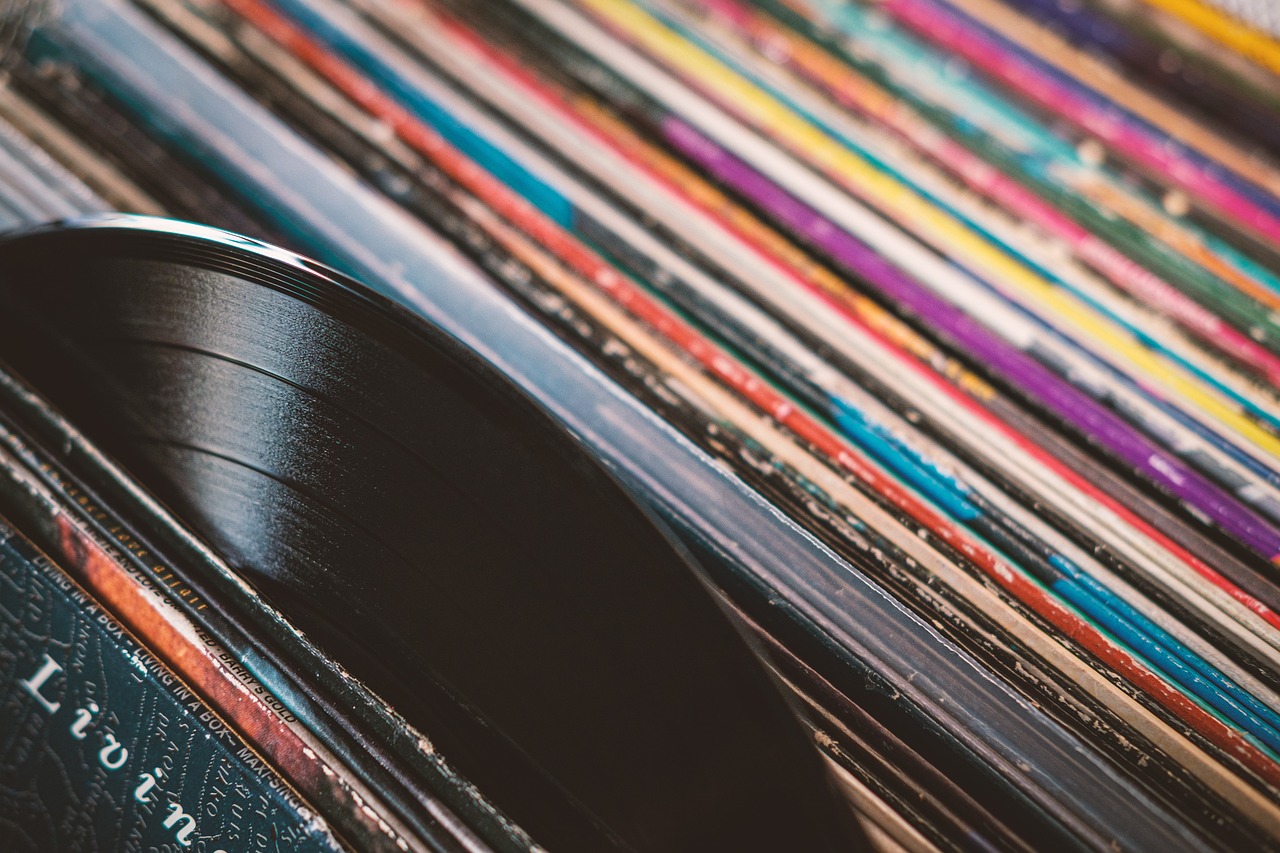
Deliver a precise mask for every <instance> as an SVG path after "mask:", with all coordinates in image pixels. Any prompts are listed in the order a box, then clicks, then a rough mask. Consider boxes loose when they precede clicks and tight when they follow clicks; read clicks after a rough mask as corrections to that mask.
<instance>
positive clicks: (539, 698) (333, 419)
mask: <svg viewBox="0 0 1280 853" xmlns="http://www.w3.org/2000/svg"><path fill="white" fill-rule="evenodd" d="M0 360H3V361H5V362H7V363H8V364H9V365H11V366H12V367H13V368H14V369H15V370H16V371H17V372H18V373H20V374H22V375H23V376H24V377H25V378H26V379H27V380H28V381H29V382H31V383H32V384H33V385H34V387H36V388H37V389H38V390H39V391H40V392H42V393H43V394H44V395H46V396H47V397H48V398H49V399H50V400H51V401H52V402H53V403H54V404H55V405H57V406H59V407H60V408H61V409H62V410H63V411H64V412H65V414H66V415H67V416H68V417H69V418H70V419H71V420H72V422H73V423H75V424H76V425H77V426H78V427H79V428H80V429H81V430H82V431H84V432H85V433H86V434H87V435H88V436H89V437H90V438H91V439H93V440H95V441H96V442H97V443H98V444H99V445H100V446H102V447H103V448H104V449H106V450H107V451H108V452H109V453H111V454H113V455H114V456H115V457H116V458H117V459H118V460H119V461H121V462H122V463H123V464H124V465H125V466H126V467H127V468H128V469H129V470H130V471H131V472H132V473H133V474H134V475H135V476H137V477H138V478H139V480H140V481H141V482H142V483H143V484H144V485H145V486H146V487H147V488H149V489H150V490H152V491H153V492H154V493H155V494H156V495H157V496H158V497H159V498H160V499H161V500H163V501H164V502H165V503H166V504H167V505H168V506H169V507H170V508H171V509H172V510H174V511H175V513H176V514H177V515H178V517H179V518H181V519H183V520H184V521H185V522H186V523H187V524H188V525H190V526H191V527H192V528H193V529H194V530H195V531H196V532H197V533H198V534H199V535H200V536H202V537H203V538H204V539H206V540H207V541H208V542H209V543H210V544H212V545H213V546H214V547H215V548H216V549H217V550H218V551H219V552H220V553H221V554H222V555H223V556H224V557H225V558H226V559H228V560H229V561H230V562H231V563H232V564H233V565H234V566H235V567H236V568H237V569H238V570H240V571H241V572H243V574H244V575H245V577H246V578H248V579H249V580H250V581H251V582H252V583H254V584H256V585H257V586H259V587H260V588H261V589H262V590H263V591H264V592H265V593H266V594H267V595H268V597H269V598H270V599H271V600H272V601H273V603H275V604H276V605H277V606H279V607H280V608H281V609H282V610H284V611H285V612H286V613H287V614H288V615H289V616H290V617H291V618H292V619H293V620H294V621H295V622H296V624H298V625H299V626H300V627H301V628H302V629H303V630H304V631H306V632H307V633H308V634H309V635H311V636H312V637H313V638H315V639H316V640H317V641H319V642H320V643H321V644H322V645H323V646H324V648H325V649H326V650H327V651H328V652H329V653H330V654H332V655H333V656H334V657H335V658H336V659H337V660H338V661H339V662H340V663H341V664H342V665H343V666H344V667H346V668H347V669H348V670H349V671H350V672H351V673H352V674H354V675H355V676H357V677H358V678H360V679H361V680H363V681H365V682H366V683H367V684H369V685H370V686H371V687H372V688H373V689H374V690H375V691H377V692H378V693H380V694H381V695H382V696H383V697H384V698H386V699H387V700H389V701H390V702H391V703H392V704H393V705H394V706H395V707H396V709H397V711H399V712H400V713H402V714H403V715H404V716H405V718H406V719H407V720H408V721H409V722H410V723H411V724H413V725H415V726H417V727H418V728H419V729H420V730H421V731H422V732H423V733H425V734H426V735H427V736H428V737H430V738H431V740H432V743H433V744H434V745H435V747H436V748H438V749H439V750H440V752H441V753H442V754H443V755H444V756H445V757H446V758H447V759H448V760H449V761H450V762H451V763H452V764H453V765H454V766H455V767H457V768H458V769H459V770H460V771H461V772H462V773H463V774H464V775H466V776H467V777H468V778H469V779H470V780H471V781H473V782H474V783H475V784H476V785H477V786H478V787H479V788H480V789H481V790H482V791H483V792H484V793H485V794H487V796H489V797H490V798H491V799H492V800H493V801H494V802H495V803H496V804H497V805H498V806H499V807H501V808H503V809H504V810H505V811H506V812H507V813H508V814H510V815H511V816H512V817H513V818H514V819H515V820H516V821H517V822H518V823H520V824H521V825H522V826H524V827H525V828H526V829H527V830H529V831H530V833H531V834H532V835H533V837H534V838H535V839H536V840H538V841H539V842H540V843H541V844H544V845H546V846H548V847H550V848H552V849H557V848H558V849H604V848H616V849H636V850H682V849H689V850H692V849H804V850H813V849H835V848H836V847H839V848H840V849H848V848H849V846H850V845H851V844H855V843H856V842H857V840H858V834H857V830H856V829H854V828H853V827H852V826H851V820H850V819H849V818H848V816H847V813H846V808H845V806H844V805H843V804H841V803H840V802H839V801H838V800H837V798H836V797H835V795H834V794H833V793H832V792H831V790H830V788H829V786H828V782H827V780H826V778H825V777H824V774H823V771H822V767H821V764H820V760H819V758H818V755H817V753H816V751H815V750H814V749H812V747H811V745H810V744H808V743H807V742H806V740H805V738H804V736H803V735H802V733H801V729H800V727H799V726H798V724H797V723H796V721H795V719H794V718H793V716H792V714H791V711H790V709H789V708H788V707H787V705H786V703H785V701H784V699H783V698H782V695H781V693H780V692H779V691H778V689H777V687H776V685H774V684H773V683H772V682H771V681H770V680H769V678H768V676H767V675H766V674H765V672H764V670H763V668H762V667H761V666H760V664H759V662H758V661H757V660H756V659H755V657H754V656H753V654H752V653H751V650H750V649H749V648H748V647H747V645H746V644H745V642H744V641H743V639H742V638H741V636H740V635H739V633H738V632H737V631H736V630H735V628H734V626H733V625H732V624H731V623H730V621H729V619H728V618H727V617H726V616H725V614H724V613H722V612H721V611H720V609H719V608H718V607H717V605H716V603H715V601H714V600H713V598H712V595H711V594H710V593H709V592H708V590H707V589H706V588H705V587H704V586H703V585H702V582H701V581H700V580H699V577H698V570H697V568H696V566H695V565H694V564H693V563H692V561H691V558H690V557H689V556H688V555H687V554H686V553H684V552H683V551H682V550H681V549H680V548H679V547H678V546H677V545H676V544H675V543H674V542H673V540H672V539H671V538H670V537H669V536H668V535H666V534H665V533H664V532H663V531H662V530H661V529H660V528H659V527H658V526H656V524H655V522H654V520H653V519H652V518H651V517H650V516H649V515H648V514H647V513H646V512H645V511H643V510H642V509H640V508H639V507H638V506H637V505H636V504H635V503H634V502H633V501H632V500H631V499H630V498H629V497H628V495H627V494H626V493H625V492H624V490H623V489H622V488H621V487H620V486H619V485H618V484H617V483H616V482H615V480H614V479H613V478H612V477H611V476H610V475H609V474H608V473H607V472H606V471H605V470H604V469H603V468H602V467H601V466H600V465H599V464H598V463H597V462H596V461H595V460H593V459H592V458H590V457H589V456H588V455H587V454H586V453H585V452H584V451H583V450H582V449H581V446H580V445H579V444H578V443H577V442H576V441H575V440H574V439H573V438H572V437H571V436H569V435H568V434H566V433H565V432H564V431H563V430H562V429H561V428H560V427H559V426H558V425H557V424H556V423H555V422H554V421H553V420H552V418H551V417H550V416H549V415H548V414H546V413H545V412H544V410H543V409H542V408H541V407H540V406H539V405H538V404H537V402H536V401H534V400H531V399H530V398H528V397H527V396H526V395H525V394H524V393H523V392H521V391H520V390H519V389H518V388H516V387H515V386H514V385H513V384H512V383H510V382H509V381H508V380H506V379H505V377H503V376H502V375H500V374H499V373H498V372H496V371H495V370H493V369H492V368H491V367H490V366H488V365H487V364H486V363H484V362H482V361H480V360H479V359H477V358H476V357H475V356H474V355H473V354H471V353H470V352H469V351H468V350H466V349H465V348H464V347H462V346H461V345H459V344H458V343H457V342H455V341H454V340H453V339H451V338H449V337H447V336H446V335H444V334H443V333H441V332H440V331H438V330H436V329H434V328H433V327H431V326H429V325H428V324H426V323H425V322H423V321H422V320H420V319H418V318H416V317H414V316H412V315H411V314H409V313H408V312H406V311H404V310H403V309H400V308H398V307H397V306H395V305H393V304H392V303H390V302H389V301H388V300H386V299H384V298H382V297H379V296H377V295H375V294H373V293H372V292H371V291H369V290H367V289H365V288H363V287H361V286H360V285H358V284H356V283H353V282H351V281H349V280H346V279H345V278H343V277H342V276H340V275H338V274H337V273H334V272H332V271H329V270H327V269H323V268H320V267H318V266H317V265H315V264H313V263H311V262H309V261H306V260H305V259H302V258H299V257H297V256H294V255H292V254H289V253H286V252H283V251H281V250H278V249H273V248H271V247H267V246H264V245H262V244H259V243H257V242H254V241H250V240H247V239H245V238H240V237H236V236H234V235H231V234H228V233H226V232H221V231H215V230H212V229H207V228H202V227H198V226H191V225H185V224H180V223H172V222H165V221H161V220H152V219H143V218H129V217H116V218H106V219H101V220H95V221H92V222H86V223H82V224H80V225H78V226H70V227H62V228H51V229H44V230H40V231H36V232H32V233H29V234H26V235H23V236H21V237H17V238H11V239H9V240H7V241H4V242H3V243H0ZM618 428H619V429H625V428H626V425H625V424H619V425H618Z"/></svg>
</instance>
